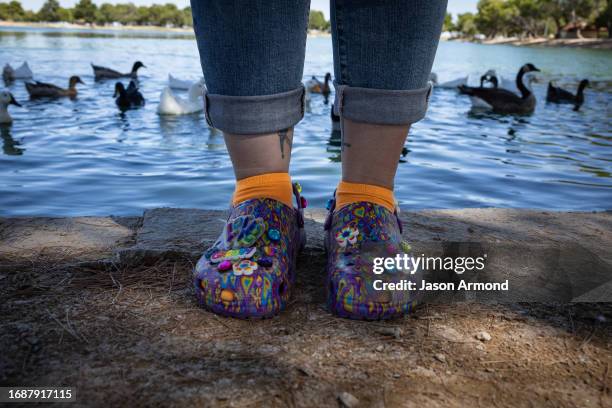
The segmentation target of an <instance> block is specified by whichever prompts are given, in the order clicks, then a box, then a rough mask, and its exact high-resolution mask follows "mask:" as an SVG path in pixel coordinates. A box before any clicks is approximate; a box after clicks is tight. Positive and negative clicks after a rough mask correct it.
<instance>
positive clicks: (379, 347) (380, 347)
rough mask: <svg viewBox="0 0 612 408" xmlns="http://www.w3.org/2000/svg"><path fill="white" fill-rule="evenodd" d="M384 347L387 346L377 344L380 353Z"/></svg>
mask: <svg viewBox="0 0 612 408" xmlns="http://www.w3.org/2000/svg"><path fill="white" fill-rule="evenodd" d="M384 349H385V347H384V346H383V345H382V344H379V345H378V346H376V351H378V352H379V353H380V352H381V351H383V350H384Z"/></svg>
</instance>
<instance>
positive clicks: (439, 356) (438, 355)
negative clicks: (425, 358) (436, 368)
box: [434, 353, 446, 363]
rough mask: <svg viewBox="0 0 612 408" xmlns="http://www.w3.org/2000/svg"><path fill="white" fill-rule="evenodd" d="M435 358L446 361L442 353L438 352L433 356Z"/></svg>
mask: <svg viewBox="0 0 612 408" xmlns="http://www.w3.org/2000/svg"><path fill="white" fill-rule="evenodd" d="M434 357H435V358H436V360H438V361H439V362H441V363H446V356H445V355H444V354H442V353H438V354H436V355H435V356H434Z"/></svg>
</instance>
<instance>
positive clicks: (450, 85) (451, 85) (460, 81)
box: [429, 72, 470, 89]
mask: <svg viewBox="0 0 612 408" xmlns="http://www.w3.org/2000/svg"><path fill="white" fill-rule="evenodd" d="M469 79H470V76H469V75H467V76H465V77H462V78H457V79H453V80H452V81H446V82H442V83H438V76H437V75H436V74H435V73H434V72H432V73H431V75H430V77H429V80H430V81H432V82H433V83H434V85H435V87H436V88H444V89H456V88H457V87H458V86H461V85H467V83H468V80H469Z"/></svg>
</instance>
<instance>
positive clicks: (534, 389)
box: [0, 252, 612, 407]
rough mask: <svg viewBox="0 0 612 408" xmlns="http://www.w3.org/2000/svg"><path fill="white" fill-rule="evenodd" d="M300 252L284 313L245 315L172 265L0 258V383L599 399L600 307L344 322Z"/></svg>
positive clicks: (242, 401)
mask: <svg viewBox="0 0 612 408" xmlns="http://www.w3.org/2000/svg"><path fill="white" fill-rule="evenodd" d="M301 257H302V258H301V259H300V262H299V264H300V265H304V266H303V267H302V268H301V269H299V271H298V276H299V281H298V284H297V287H296V291H295V295H294V301H293V303H292V304H291V306H290V307H289V309H288V311H286V312H285V313H284V314H282V315H281V316H280V317H278V318H274V319H271V320H265V321H258V322H249V321H239V320H234V319H225V318H220V317H217V316H215V315H213V314H210V313H207V312H204V311H202V310H200V309H199V308H198V307H197V305H196V303H195V301H194V296H193V291H192V288H191V285H190V270H191V265H190V263H189V262H187V261H185V262H181V261H169V260H167V261H163V262H161V263H160V262H158V263H156V264H155V265H150V266H141V267H139V268H136V269H134V268H130V269H117V268H110V269H109V268H99V267H93V266H92V267H84V266H80V267H68V266H66V265H64V264H63V263H62V261H61V260H56V261H54V262H46V263H44V264H23V265H22V266H21V267H15V266H12V267H5V268H1V267H0V283H1V284H0V297H1V298H2V302H1V303H0V315H1V316H2V326H1V327H2V330H1V331H0V350H2V352H1V353H0V384H1V385H70V386H76V387H77V396H78V400H79V404H78V405H88V406H128V405H129V406H143V405H147V406H161V405H163V406H177V405H194V404H197V405H199V406H228V407H229V406H241V407H242V406H291V407H293V406H299V407H302V406H304V407H306V406H325V407H327V406H329V407H335V406H338V405H339V404H340V405H341V404H343V402H341V401H344V403H345V404H347V405H353V404H354V403H355V402H356V401H357V400H358V404H357V405H356V406H374V407H397V406H405V407H412V406H414V407H417V406H419V407H420V406H440V407H465V406H482V407H535V406H537V407H545V406H551V407H552V406H554V407H576V406H580V407H609V406H612V395H611V392H610V389H611V388H612V367H611V366H612V340H611V339H612V337H611V334H612V324H611V323H610V322H611V321H612V305H611V304H591V305H585V304H582V305H574V306H563V305H542V304H513V305H476V304H458V305H425V306H423V307H422V308H421V309H420V310H419V311H417V313H415V314H414V315H413V316H412V317H407V318H405V319H403V320H399V321H392V322H386V323H368V322H355V321H348V320H342V319H338V318H334V317H332V316H331V315H329V314H328V313H327V312H326V310H325V307H324V296H325V295H324V293H323V288H322V286H323V285H322V284H321V282H322V277H323V268H324V265H323V259H324V257H322V256H320V254H319V253H316V254H312V253H309V252H306V253H304V254H303V255H301ZM306 265H307V266H306ZM481 332H486V333H487V334H489V335H490V337H491V339H490V340H488V341H486V338H487V336H486V335H484V334H482V333H481ZM479 335H480V337H481V338H482V340H478V339H477V337H478V336H479Z"/></svg>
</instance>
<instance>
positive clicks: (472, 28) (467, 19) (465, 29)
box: [455, 13, 478, 37]
mask: <svg viewBox="0 0 612 408" xmlns="http://www.w3.org/2000/svg"><path fill="white" fill-rule="evenodd" d="M455 30H457V31H459V32H460V33H461V35H463V36H466V37H473V36H475V35H476V34H478V29H477V28H476V18H475V16H474V14H472V13H462V14H458V15H457V23H456V24H455Z"/></svg>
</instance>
